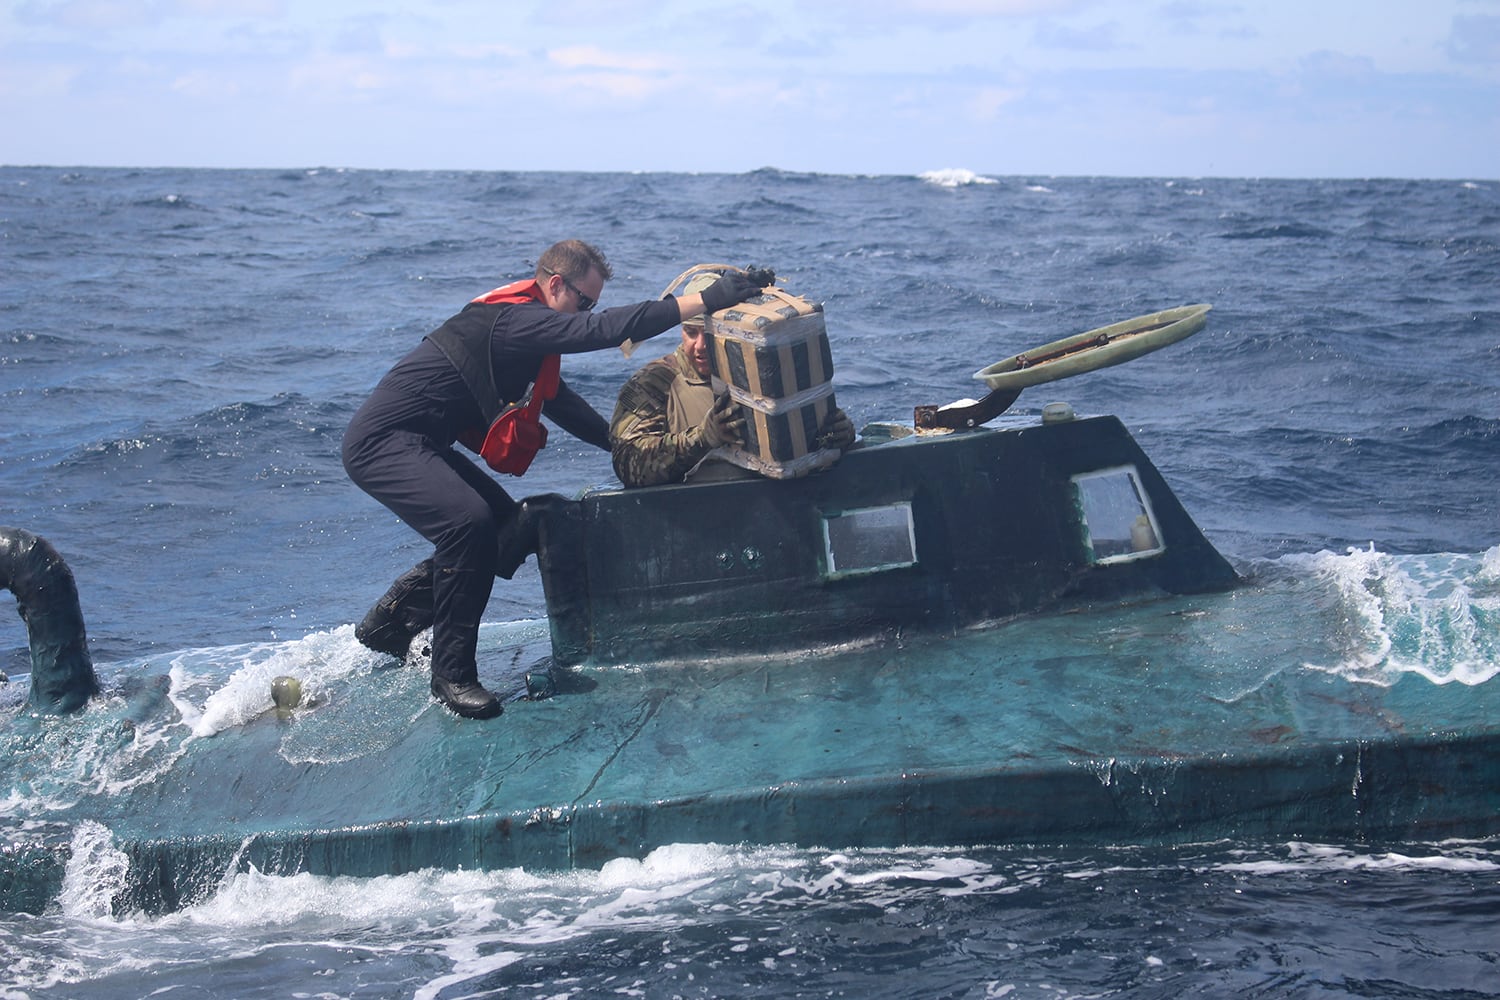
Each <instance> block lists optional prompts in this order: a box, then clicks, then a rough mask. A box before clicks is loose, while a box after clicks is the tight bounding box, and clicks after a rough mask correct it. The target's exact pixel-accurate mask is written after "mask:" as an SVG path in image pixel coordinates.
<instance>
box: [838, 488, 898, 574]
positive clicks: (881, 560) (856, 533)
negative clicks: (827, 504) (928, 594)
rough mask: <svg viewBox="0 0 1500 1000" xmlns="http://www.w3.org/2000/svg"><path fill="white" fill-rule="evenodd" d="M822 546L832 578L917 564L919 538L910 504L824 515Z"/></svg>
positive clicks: (864, 508)
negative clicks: (917, 538)
mask: <svg viewBox="0 0 1500 1000" xmlns="http://www.w3.org/2000/svg"><path fill="white" fill-rule="evenodd" d="M823 546H824V553H825V556H826V565H827V567H828V575H829V576H830V577H839V576H853V575H855V574H859V573H879V572H882V571H884V570H890V569H900V568H902V567H904V566H914V565H916V562H917V541H916V532H915V531H914V530H913V528H912V519H911V504H910V503H908V502H902V503H895V504H890V505H888V506H885V507H862V508H860V509H858V510H846V511H840V512H838V513H837V514H825V515H823Z"/></svg>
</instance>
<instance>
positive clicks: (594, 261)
mask: <svg viewBox="0 0 1500 1000" xmlns="http://www.w3.org/2000/svg"><path fill="white" fill-rule="evenodd" d="M590 270H598V272H599V276H600V277H601V278H603V279H604V280H605V281H608V280H609V279H610V278H613V277H614V276H615V272H614V271H612V270H610V267H609V261H607V260H605V259H604V253H603V252H602V251H601V250H600V249H599V248H598V247H596V246H594V245H593V244H592V243H585V242H583V240H563V241H562V242H560V243H554V244H552V245H551V246H550V247H548V248H547V252H546V253H544V254H542V255H541V257H539V258H537V262H536V277H537V280H539V281H540V280H541V279H542V277H543V276H544V275H548V274H560V275H562V276H563V277H564V278H567V279H568V280H569V281H582V280H583V279H584V278H587V277H588V276H589V271H590Z"/></svg>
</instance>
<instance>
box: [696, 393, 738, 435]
mask: <svg viewBox="0 0 1500 1000" xmlns="http://www.w3.org/2000/svg"><path fill="white" fill-rule="evenodd" d="M698 430H699V432H700V433H701V434H702V436H703V441H704V443H705V444H707V445H708V446H709V447H710V448H717V447H719V446H720V445H725V444H739V443H740V440H741V438H742V437H743V435H744V432H745V418H744V416H743V415H742V414H741V413H740V408H739V406H737V405H736V404H735V402H734V400H732V399H730V398H729V393H727V392H726V393H724V395H722V396H719V397H717V398H716V399H715V400H714V408H713V409H711V410H709V411H708V412H707V413H706V414H704V415H703V420H702V422H700V423H699V424H698Z"/></svg>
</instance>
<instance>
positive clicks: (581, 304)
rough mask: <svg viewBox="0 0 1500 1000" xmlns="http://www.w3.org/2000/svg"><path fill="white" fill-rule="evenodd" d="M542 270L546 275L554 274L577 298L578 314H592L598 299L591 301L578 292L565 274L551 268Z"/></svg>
mask: <svg viewBox="0 0 1500 1000" xmlns="http://www.w3.org/2000/svg"><path fill="white" fill-rule="evenodd" d="M542 270H543V271H546V272H547V273H548V274H556V275H557V276H558V277H559V278H561V279H562V280H563V284H564V285H565V286H566V287H567V289H568V291H570V292H572V293H573V294H574V295H576V296H578V311H579V312H592V311H593V309H594V307H595V306H596V305H598V304H599V300H598V299H591V298H589V297H588V296H587V295H585V294H583V293H582V292H580V291H579V290H578V286H577V285H575V284H573V283H572V282H571V281H569V280H568V276H567V275H566V274H559V273H558V272H557V271H554V270H552V269H551V268H546V267H544V268H542Z"/></svg>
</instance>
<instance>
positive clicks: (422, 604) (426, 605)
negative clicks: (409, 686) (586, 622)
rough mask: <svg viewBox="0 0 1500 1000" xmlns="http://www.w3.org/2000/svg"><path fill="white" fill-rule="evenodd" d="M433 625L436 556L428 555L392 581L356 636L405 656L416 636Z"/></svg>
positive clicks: (379, 650)
mask: <svg viewBox="0 0 1500 1000" xmlns="http://www.w3.org/2000/svg"><path fill="white" fill-rule="evenodd" d="M431 625H432V560H431V559H424V560H422V561H421V562H419V563H417V564H416V565H415V566H413V567H412V568H411V569H409V570H407V571H406V572H405V573H403V574H401V576H400V578H398V579H397V580H396V582H395V583H393V584H391V589H390V590H387V591H386V592H385V595H384V596H383V597H381V598H380V600H378V601H376V602H375V606H374V607H372V608H371V609H370V611H369V613H368V614H366V615H365V617H364V620H363V621H361V622H360V623H359V624H358V625H356V626H355V627H354V637H355V638H356V639H358V640H359V641H360V642H361V643H363V644H364V645H365V646H367V647H369V648H370V649H373V650H375V651H376V652H377V653H388V654H390V655H391V656H394V657H397V658H398V659H405V658H406V652H407V650H408V649H409V648H410V646H411V641H412V639H414V638H416V637H417V635H418V634H420V633H421V632H422V631H423V630H424V629H427V628H429V627H430V626H431Z"/></svg>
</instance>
